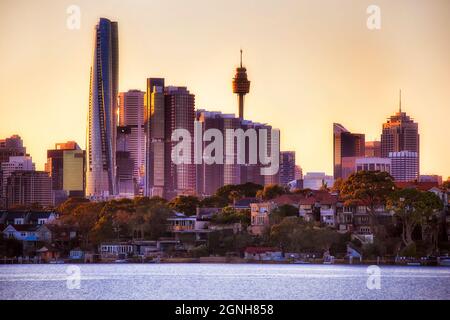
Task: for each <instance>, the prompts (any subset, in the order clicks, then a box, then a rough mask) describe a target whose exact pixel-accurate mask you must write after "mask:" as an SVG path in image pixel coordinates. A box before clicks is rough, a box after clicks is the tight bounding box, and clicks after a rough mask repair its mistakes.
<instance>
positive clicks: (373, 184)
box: [340, 171, 395, 231]
mask: <svg viewBox="0 0 450 320" xmlns="http://www.w3.org/2000/svg"><path fill="white" fill-rule="evenodd" d="M394 189H395V185H394V179H393V178H392V177H391V175H389V174H388V173H387V172H381V171H359V172H356V173H353V174H352V175H350V177H349V178H348V179H347V180H345V181H344V182H343V183H342V185H341V188H340V191H341V193H340V194H341V197H342V198H343V199H344V205H345V206H365V207H366V208H367V209H368V213H369V215H370V221H371V224H372V227H373V228H372V229H373V231H376V230H375V228H374V227H375V222H376V215H375V209H376V207H378V206H380V205H385V204H386V200H387V197H388V195H389V194H391V193H392V192H393V191H394Z"/></svg>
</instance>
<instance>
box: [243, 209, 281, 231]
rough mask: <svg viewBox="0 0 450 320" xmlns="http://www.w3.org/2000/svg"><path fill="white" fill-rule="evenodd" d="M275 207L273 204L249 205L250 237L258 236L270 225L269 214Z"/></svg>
mask: <svg viewBox="0 0 450 320" xmlns="http://www.w3.org/2000/svg"><path fill="white" fill-rule="evenodd" d="M276 207H277V205H276V203H274V202H271V201H269V202H259V203H252V204H251V205H250V208H251V209H250V215H251V225H250V228H249V232H250V233H251V234H252V235H255V236H260V235H262V234H263V232H264V230H265V229H266V228H267V227H268V226H269V225H270V221H269V215H270V212H271V211H272V210H273V209H275V208H276Z"/></svg>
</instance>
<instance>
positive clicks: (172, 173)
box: [164, 86, 196, 198]
mask: <svg viewBox="0 0 450 320" xmlns="http://www.w3.org/2000/svg"><path fill="white" fill-rule="evenodd" d="M164 105H165V110H164V118H165V121H164V122H165V138H166V144H165V155H164V161H165V181H164V183H165V189H166V195H167V197H168V198H172V197H174V196H176V195H189V194H195V192H196V177H195V164H194V152H193V150H194V146H193V139H192V145H191V154H190V155H189V157H190V159H191V161H190V163H181V164H176V163H175V162H174V161H173V159H172V150H173V148H174V147H175V146H176V145H177V144H178V142H174V141H171V138H172V134H173V133H174V132H175V130H177V129H183V130H186V131H187V132H188V133H189V134H190V137H194V120H195V96H194V95H193V94H192V93H190V92H189V90H187V88H186V87H172V86H169V87H166V88H165V96H164Z"/></svg>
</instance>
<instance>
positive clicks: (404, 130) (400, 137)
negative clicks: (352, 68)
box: [381, 93, 420, 179]
mask: <svg viewBox="0 0 450 320" xmlns="http://www.w3.org/2000/svg"><path fill="white" fill-rule="evenodd" d="M402 151H410V152H416V153H417V168H415V169H414V171H415V172H417V177H416V179H417V178H418V177H419V174H420V136H419V124H418V123H416V122H414V120H413V119H411V118H410V117H409V116H408V115H407V114H406V112H402V100H401V93H400V102H399V110H398V112H397V113H396V114H395V115H393V116H391V117H390V118H389V119H388V120H387V122H386V123H384V124H383V131H382V133H381V156H382V157H383V158H387V157H389V153H391V152H402ZM392 166H394V163H392Z"/></svg>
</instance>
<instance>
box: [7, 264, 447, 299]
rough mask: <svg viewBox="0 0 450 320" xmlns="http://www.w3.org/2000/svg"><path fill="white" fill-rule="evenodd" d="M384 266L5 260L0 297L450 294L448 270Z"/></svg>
mask: <svg viewBox="0 0 450 320" xmlns="http://www.w3.org/2000/svg"><path fill="white" fill-rule="evenodd" d="M377 270H378V269H376V268H375V271H377ZM378 271H380V273H379V275H380V277H379V278H378V279H377V278H375V281H373V280H374V278H373V277H374V276H375V277H377V276H378V273H377V272H376V273H375V274H374V273H373V270H372V271H371V272H368V269H367V266H350V265H261V264H83V265H68V264H60V265H57V264H54V265H48V264H47V265H43V264H41V265H32V264H29V265H0V300H10V299H38V300H41V299H42V300H48V299H50V300H51V299H146V300H147V299H148V300H153V299H174V300H178V299H180V300H186V299H193V300H196V299H203V300H210V299H233V300H240V299H249V300H259V299H269V300H272V299H281V300H297V299H326V300H335V299H345V300H348V299H371V300H372V299H395V300H409V299H414V300H416V299H445V300H449V299H450V268H445V267H407V266H402V267H395V266H381V267H380V269H379V270H378ZM371 277H372V278H371ZM78 280H79V281H78ZM378 280H379V281H378ZM368 284H369V285H368ZM374 284H378V285H375V286H374Z"/></svg>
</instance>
